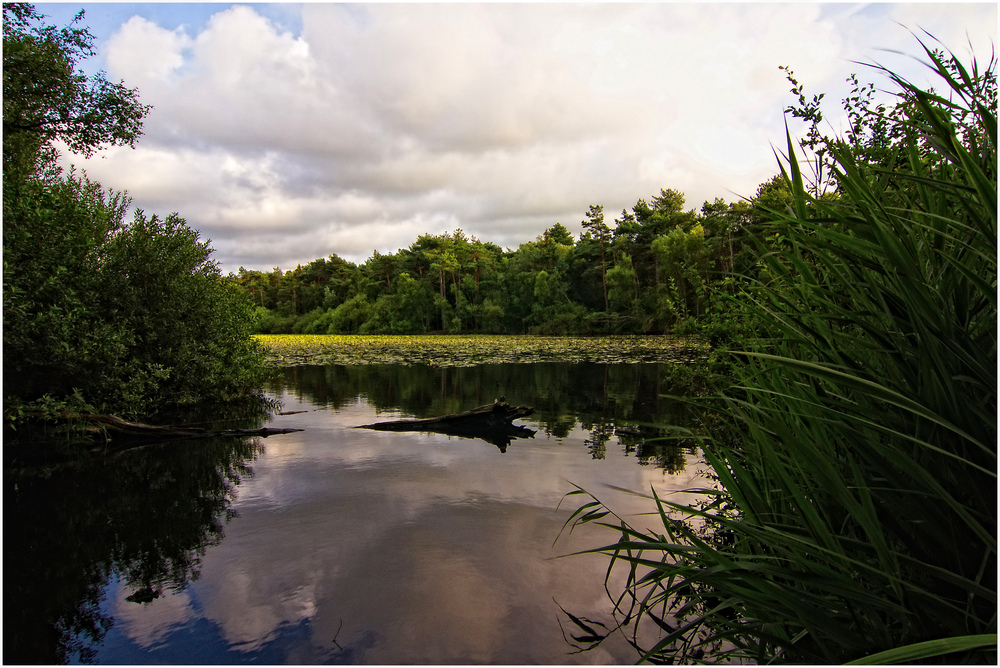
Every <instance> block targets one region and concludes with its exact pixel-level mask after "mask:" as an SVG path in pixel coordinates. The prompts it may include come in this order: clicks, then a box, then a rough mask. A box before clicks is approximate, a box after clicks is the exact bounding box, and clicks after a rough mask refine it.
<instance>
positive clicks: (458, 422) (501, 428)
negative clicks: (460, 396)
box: [357, 400, 535, 452]
mask: <svg viewBox="0 0 1000 668" xmlns="http://www.w3.org/2000/svg"><path fill="white" fill-rule="evenodd" d="M534 412H535V409H533V408H532V407H531V406H510V405H509V404H507V402H506V401H501V400H497V401H495V402H494V403H493V404H490V405H486V406H479V407H478V408H473V409H472V410H468V411H465V412H464V413H453V414H450V415H442V416H440V417H429V418H416V419H411V420H390V421H388V422H376V423H375V424H364V425H360V426H358V427H357V429H376V430H379V431H423V432H432V433H435V434H446V435H448V436H462V437H465V438H481V439H483V440H484V441H487V442H489V443H492V444H493V445H495V446H497V447H498V448H500V452H506V451H507V446H508V445H510V442H511V441H512V440H514V439H516V438H531V437H534V435H535V432H534V430H532V429H528V428H527V427H521V426H517V425H514V424H511V423H512V422H513V421H514V420H515V419H517V418H520V417H525V416H527V415H531V414H532V413H534Z"/></svg>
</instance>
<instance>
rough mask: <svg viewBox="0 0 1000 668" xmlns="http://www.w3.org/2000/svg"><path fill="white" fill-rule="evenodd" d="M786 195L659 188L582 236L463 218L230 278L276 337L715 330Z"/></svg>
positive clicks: (584, 227)
mask: <svg viewBox="0 0 1000 668" xmlns="http://www.w3.org/2000/svg"><path fill="white" fill-rule="evenodd" d="M790 201H791V196H790V193H789V190H788V187H787V185H786V184H785V181H784V180H783V179H781V178H780V177H774V178H772V179H770V180H769V181H767V182H765V183H764V184H762V185H761V186H760V187H759V188H758V191H757V193H756V195H755V196H754V197H753V198H752V199H750V200H740V201H736V202H726V201H724V200H722V199H719V198H716V199H715V200H714V201H712V202H707V201H706V202H705V203H704V204H703V205H702V206H701V208H700V209H686V208H685V196H684V194H683V193H681V192H679V191H677V190H672V189H661V190H660V192H659V194H657V195H654V196H653V197H652V198H650V200H649V201H648V202H647V201H646V200H645V199H639V200H638V201H637V202H636V204H635V206H633V207H632V209H631V210H627V209H625V210H622V212H621V215H620V217H618V218H616V219H615V220H614V221H613V222H612V223H611V224H609V223H608V222H607V220H606V216H605V212H604V207H603V206H602V205H599V204H597V205H591V206H590V207H589V209H588V210H587V211H586V212H585V214H584V217H583V219H582V221H581V224H580V225H581V226H580V228H579V235H578V236H574V234H573V232H572V231H571V230H570V229H569V228H567V227H566V226H565V225H563V224H562V223H555V224H553V225H552V226H551V227H549V228H548V229H546V230H545V231H544V232H543V233H542V234H541V235H539V236H538V237H536V238H535V239H534V240H532V241H527V242H525V243H522V244H521V245H520V246H518V248H517V249H503V248H500V247H499V246H497V245H496V244H494V243H490V242H484V241H480V240H479V239H477V238H475V237H474V236H469V235H467V234H465V233H464V232H463V231H462V230H461V229H458V230H455V231H454V232H452V233H443V234H438V235H433V234H423V235H420V236H419V237H418V238H417V239H416V241H414V242H413V243H412V244H410V245H409V246H408V247H406V248H402V249H400V250H398V251H397V252H395V253H392V254H383V253H379V252H378V251H375V252H374V253H373V254H372V256H371V257H370V258H368V259H367V260H366V261H365V262H363V263H361V264H355V263H352V262H348V261H346V260H344V259H343V258H340V257H338V256H337V255H336V254H333V255H330V256H329V257H327V258H319V259H316V260H314V261H312V262H310V263H308V264H307V265H305V266H302V265H299V266H297V267H296V268H295V269H292V270H288V271H282V270H281V269H280V268H275V269H274V270H272V271H270V272H261V271H251V270H246V269H244V268H242V267H241V268H240V270H239V272H238V273H237V274H235V275H234V276H233V278H234V279H235V280H236V282H237V283H238V284H239V285H240V287H241V288H242V289H243V290H244V291H245V292H246V293H247V294H248V295H249V296H250V298H251V299H252V301H253V303H254V304H255V306H256V308H257V311H256V315H257V325H256V326H257V331H258V332H261V333H268V334H282V333H285V334H288V333H294V334H424V333H431V332H444V333H449V334H457V333H486V334H524V333H530V334H545V335H560V334H573V335H579V334H664V333H694V332H698V331H704V330H706V329H711V330H712V331H713V332H720V331H723V330H725V329H726V327H727V326H728V324H730V319H731V316H732V311H733V306H732V301H731V300H728V299H727V298H726V295H733V294H736V293H737V292H738V291H739V289H740V288H741V286H743V285H745V284H746V283H747V282H748V281H752V280H753V279H756V278H758V273H759V266H758V265H759V257H760V254H761V252H763V251H764V249H766V248H768V244H767V243H766V242H767V240H766V239H764V238H762V236H761V224H762V223H763V222H764V221H765V220H766V219H767V217H768V215H769V213H768V211H769V210H772V209H774V208H775V207H778V208H781V207H787V205H788V203H789V202H790Z"/></svg>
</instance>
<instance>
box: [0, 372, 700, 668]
mask: <svg viewBox="0 0 1000 668" xmlns="http://www.w3.org/2000/svg"><path fill="white" fill-rule="evenodd" d="M664 375H665V367H664V366H663V365H661V364H598V363H536V364H484V365H478V366H471V367H465V368H450V367H444V368H435V367H434V366H433V365H420V364H415V365H414V364H411V365H374V366H342V365H326V366H298V367H290V368H285V369H282V370H281V373H280V375H279V376H278V377H276V378H275V380H274V381H273V382H272V384H271V386H270V389H269V392H270V393H271V395H272V396H273V397H275V398H277V399H279V400H280V401H281V403H282V408H281V410H282V412H283V413H286V414H285V415H275V416H274V417H273V419H272V420H271V421H270V422H269V423H268V424H267V426H269V427H292V428H301V429H304V431H302V432H297V433H291V434H282V435H275V436H271V437H269V438H266V439H217V440H211V441H189V442H183V443H173V444H164V445H158V446H147V447H144V448H141V449H135V450H130V451H125V452H122V453H120V454H118V455H115V456H113V457H110V458H107V459H95V460H90V461H84V462H77V463H74V464H64V465H61V466H57V467H49V468H48V469H46V470H45V473H44V475H39V474H38V473H37V471H36V472H35V473H33V474H32V475H18V474H16V472H12V471H10V470H8V471H7V473H6V478H7V479H6V480H5V484H4V539H5V540H4V558H5V564H4V592H5V593H4V662H5V663H20V662H35V663H57V662H70V663H80V662H94V663H118V664H120V663H127V664H148V663H181V664H204V663H266V664H278V663H367V664H409V663H421V664H426V663H431V664H448V663H461V664H476V663H497V664H534V663H555V664H572V663H598V664H613V663H634V662H635V661H636V660H637V658H638V654H637V652H636V651H635V650H634V649H633V648H632V647H631V646H630V645H629V644H628V642H627V641H626V639H625V638H624V637H623V636H622V635H621V634H614V635H612V636H610V637H609V638H608V639H607V640H606V641H605V642H603V643H601V644H600V645H599V646H597V647H596V648H595V649H593V650H591V651H586V652H581V651H579V648H580V647H582V646H583V645H582V643H580V642H577V641H576V640H574V638H573V636H574V635H576V636H579V635H580V634H581V631H580V629H579V628H578V627H575V626H574V625H573V624H572V623H571V622H570V620H569V617H568V615H567V613H570V614H572V615H574V616H576V617H577V618H586V619H587V620H593V621H594V622H600V623H603V624H605V625H606V626H609V627H610V626H613V625H614V618H613V617H612V615H611V607H612V606H611V603H610V601H609V599H608V595H607V592H606V591H605V584H604V580H605V572H606V570H607V565H608V563H607V559H606V558H605V557H602V556H599V555H577V556H565V555H569V554H570V553H573V552H575V551H578V550H583V549H587V548H593V547H598V546H601V545H604V544H607V543H610V542H614V541H615V540H617V534H615V533H614V532H612V531H609V530H605V529H601V528H600V527H597V526H593V525H586V526H583V527H579V528H578V529H577V530H575V531H573V532H572V533H569V532H568V531H561V530H562V529H563V525H564V523H565V522H566V520H567V518H569V516H570V514H571V513H572V511H573V510H575V509H576V507H577V506H578V505H579V504H580V501H579V500H578V499H579V498H580V497H572V498H570V499H569V500H567V501H565V502H564V503H563V504H562V506H561V507H560V501H562V500H563V497H564V495H565V494H566V493H567V492H570V491H572V490H573V489H574V487H573V485H574V484H575V485H579V486H580V487H583V488H584V489H586V490H588V491H590V492H593V493H594V494H595V495H596V496H598V497H599V498H600V499H601V500H602V501H604V502H605V503H606V504H608V505H609V506H610V507H611V508H612V509H614V510H615V511H616V512H617V513H619V514H620V515H622V516H623V517H626V518H627V519H628V520H629V521H630V523H632V524H633V525H634V526H637V527H638V528H645V527H647V526H648V527H655V526H656V524H657V521H656V518H655V517H649V518H645V517H642V516H640V515H639V514H640V513H646V512H649V511H651V510H652V509H653V507H652V504H651V502H650V501H648V500H647V499H643V498H640V497H637V496H634V495H631V494H628V493H625V492H624V491H621V490H634V491H636V492H645V493H649V491H650V490H651V489H655V490H656V491H657V493H659V494H661V495H666V494H668V493H670V492H672V491H674V490H682V489H685V488H690V487H698V486H703V485H705V484H706V481H705V480H704V479H703V478H702V477H701V476H702V475H703V474H704V468H705V465H704V464H703V463H702V462H701V459H700V457H699V455H698V453H697V451H696V450H695V449H694V448H693V447H691V444H690V443H685V442H681V443H677V442H676V441H670V440H667V441H662V440H659V441H658V440H654V439H657V438H658V437H659V436H662V435H663V434H664V433H665V432H664V430H662V429H661V428H660V427H654V426H650V425H653V424H657V425H666V424H682V425H683V424H686V423H688V422H689V421H690V416H689V415H688V414H687V413H686V412H685V409H684V407H683V406H682V405H681V404H679V403H677V402H674V401H672V400H670V399H667V398H664V397H662V396H661V394H663V393H666V392H668V391H669V390H670V388H667V387H663V386H662V380H661V379H662V378H663V377H664ZM498 396H504V397H505V398H506V400H507V402H508V403H510V404H526V405H530V406H533V407H534V409H535V412H534V413H533V414H532V415H530V416H529V417H526V418H522V419H518V420H517V421H516V424H519V425H523V426H524V427H527V428H528V429H530V430H532V431H533V432H534V434H533V435H530V436H529V437H523V438H513V439H512V440H510V442H509V443H504V442H500V443H496V442H487V441H485V440H480V439H470V438H459V437H454V436H446V435H441V434H429V433H419V432H404V433H394V432H380V431H371V430H364V429H356V428H355V427H357V426H358V425H363V424H369V423H373V422H377V421H382V420H393V419H401V418H409V417H428V416H434V415H442V414H446V413H455V412H459V411H463V410H467V409H470V408H473V407H475V406H479V405H484V404H490V403H493V400H494V399H495V398H497V397H498ZM609 486H613V487H616V488H621V489H613V488H612V487H609ZM670 498H671V499H672V500H678V499H680V500H683V499H685V498H687V497H685V496H684V495H673V496H671V497H670ZM624 576H625V573H624V572H621V573H618V572H617V571H616V572H615V574H613V576H612V585H614V584H615V583H619V582H621V581H622V580H623V579H624ZM595 628H597V627H595ZM639 633H640V638H641V639H643V640H649V639H651V638H655V629H640V630H639Z"/></svg>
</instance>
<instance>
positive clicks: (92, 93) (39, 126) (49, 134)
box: [3, 2, 150, 174]
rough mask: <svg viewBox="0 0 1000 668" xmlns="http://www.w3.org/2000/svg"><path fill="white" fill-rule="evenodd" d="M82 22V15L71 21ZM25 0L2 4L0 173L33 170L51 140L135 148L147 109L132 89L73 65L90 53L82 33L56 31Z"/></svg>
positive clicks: (82, 148) (79, 147) (91, 147)
mask: <svg viewBox="0 0 1000 668" xmlns="http://www.w3.org/2000/svg"><path fill="white" fill-rule="evenodd" d="M82 18H83V11H82V10H81V11H80V13H79V14H77V16H76V18H75V19H74V20H73V24H76V23H77V22H79V21H80V20H81V19H82ZM43 19H44V16H43V15H41V14H39V13H38V12H37V11H36V10H35V8H34V7H33V6H31V5H29V4H24V3H14V2H11V3H4V6H3V80H4V81H3V90H4V95H3V154H4V173H5V174H8V173H9V172H10V171H11V169H14V168H17V169H20V170H22V171H23V170H25V169H33V168H35V167H36V165H37V164H38V163H37V162H36V158H37V157H39V155H40V154H41V156H42V157H43V158H51V157H52V156H53V153H52V152H51V149H49V150H48V151H43V148H45V147H46V146H47V145H48V144H49V143H50V142H51V141H53V140H55V139H60V140H62V141H64V142H66V144H67V146H68V147H69V149H70V150H71V151H74V152H76V153H83V154H86V155H90V154H92V153H93V152H94V151H95V150H97V149H98V148H99V147H101V146H103V145H105V144H108V145H127V146H134V145H135V141H136V140H137V139H138V137H139V136H140V134H142V119H143V118H144V117H145V116H146V114H147V113H149V110H150V107H149V105H144V104H141V103H140V102H139V94H138V91H137V90H136V89H134V88H132V89H129V88H126V87H125V85H124V84H123V83H121V82H119V83H117V84H113V83H111V82H110V81H108V80H107V79H106V78H105V76H104V73H103V72H101V73H98V74H97V75H95V76H94V77H92V78H89V79H88V77H87V76H86V75H84V74H82V73H81V72H79V71H77V70H76V63H77V62H79V61H80V60H82V59H84V58H87V57H89V56H92V55H94V49H93V42H94V37H93V36H92V35H91V34H90V33H89V32H88V30H87V29H86V28H76V27H73V24H71V25H70V26H69V27H66V28H62V29H57V28H56V27H55V26H51V25H45V24H44V23H43Z"/></svg>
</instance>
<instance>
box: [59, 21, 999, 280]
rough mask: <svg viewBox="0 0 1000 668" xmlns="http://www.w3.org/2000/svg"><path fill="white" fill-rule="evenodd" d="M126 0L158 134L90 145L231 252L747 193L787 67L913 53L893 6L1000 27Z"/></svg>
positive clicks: (331, 248)
mask: <svg viewBox="0 0 1000 668" xmlns="http://www.w3.org/2000/svg"><path fill="white" fill-rule="evenodd" d="M262 11H263V10H262ZM125 18H127V19H128V20H125V21H123V23H122V25H121V27H120V28H119V29H118V30H117V31H116V32H115V33H114V34H113V35H112V36H111V38H110V39H108V41H107V43H106V44H105V46H104V56H105V57H106V61H107V64H108V69H109V74H110V75H111V77H112V78H122V79H124V80H125V81H126V83H127V84H128V85H130V86H137V87H138V88H139V90H140V92H141V94H142V97H143V100H144V101H145V102H148V103H151V104H153V105H154V110H153V112H152V113H151V114H150V116H149V118H148V119H147V122H146V126H145V132H146V135H145V137H143V139H142V140H141V141H140V147H139V149H137V150H136V151H125V150H116V151H109V152H107V153H106V154H105V156H104V158H103V159H102V158H95V159H92V160H89V161H82V160H80V159H78V158H76V157H74V158H73V160H74V162H77V163H84V164H85V165H86V167H87V169H88V171H89V172H90V173H91V175H92V176H95V177H97V178H99V180H101V181H102V182H103V183H104V184H105V185H107V186H111V187H115V188H126V189H128V190H129V191H130V193H131V194H132V195H133V197H134V198H135V201H136V204H137V205H138V206H141V207H143V208H146V209H147V210H148V211H150V212H164V213H165V212H168V211H172V210H178V211H179V212H180V213H181V215H183V216H184V217H185V218H187V219H188V221H189V222H190V223H191V224H193V225H195V226H196V227H199V228H200V229H201V230H202V232H203V235H204V236H206V237H211V238H212V239H213V240H214V246H215V248H216V249H217V255H216V257H217V258H218V259H220V260H221V262H222V264H223V267H224V269H226V270H235V268H236V267H237V266H239V264H240V263H244V260H246V263H250V264H247V266H253V267H254V268H262V269H268V268H270V267H273V266H274V265H275V264H279V265H281V266H283V267H284V268H290V267H291V266H294V264H295V263H299V262H303V263H304V262H308V261H310V260H312V259H315V258H317V257H325V256H327V255H329V254H330V253H337V254H339V255H341V256H343V257H345V258H347V259H352V260H355V261H357V260H363V259H364V258H365V257H367V256H368V255H369V254H370V252H371V249H372V248H373V247H374V248H378V249H379V250H380V251H383V252H385V251H392V250H394V249H395V248H398V247H400V246H407V245H409V244H410V243H412V242H413V241H414V240H415V238H416V235H417V234H419V233H422V232H430V233H437V232H441V231H447V229H448V228H447V227H445V226H452V227H462V228H463V229H465V230H466V232H468V233H470V234H474V235H476V236H478V237H479V238H481V239H483V240H486V241H495V242H496V243H500V244H501V245H504V246H516V245H517V244H518V243H520V242H522V241H527V240H530V239H533V238H534V237H535V236H537V235H538V234H540V233H541V232H542V231H543V230H544V229H545V228H546V227H549V226H550V225H552V224H554V223H555V222H562V223H563V224H565V225H567V226H568V227H569V228H570V229H571V230H573V231H576V230H577V226H578V222H579V220H580V219H581V218H582V216H583V212H584V211H585V210H586V208H587V206H588V205H589V204H597V203H602V204H604V205H605V210H606V211H609V212H618V211H620V210H621V209H622V208H626V207H631V206H632V205H633V204H634V203H635V201H636V200H637V199H639V198H648V197H650V196H651V195H653V194H655V193H657V192H659V190H660V188H675V189H680V190H682V191H683V192H685V194H686V195H687V203H688V206H691V207H697V206H699V205H700V203H701V202H702V201H704V200H706V199H712V198H714V197H718V196H721V197H726V198H727V199H733V198H735V197H736V196H739V195H749V194H752V193H753V192H754V191H755V190H756V186H757V184H759V183H760V182H761V181H763V180H765V179H767V178H769V177H770V176H771V175H772V174H773V173H774V172H775V171H776V165H775V164H774V158H773V155H772V152H771V146H770V144H771V143H772V142H774V143H778V144H782V143H783V141H784V119H783V116H782V110H783V108H784V107H785V106H787V105H788V104H790V103H791V102H792V101H793V100H792V97H791V95H790V94H789V92H788V88H789V84H788V83H787V82H786V81H785V79H784V74H783V73H782V72H781V71H779V70H778V65H789V66H791V67H792V69H793V70H794V71H795V73H796V76H797V77H798V78H799V80H800V81H802V82H803V83H804V84H806V90H807V92H808V93H809V94H812V93H818V92H823V91H826V92H827V100H829V101H830V102H831V104H832V107H833V109H834V110H836V108H837V104H836V102H837V100H839V99H840V98H841V97H842V96H843V94H844V93H846V90H847V89H846V84H845V83H844V79H845V78H846V76H847V74H848V73H850V72H852V71H859V70H861V69H862V68H861V67H860V66H858V65H856V64H853V63H851V62H850V61H851V60H852V59H855V60H872V59H873V58H877V57H878V56H879V54H882V55H886V54H884V53H882V52H878V51H876V50H875V47H878V46H886V47H888V48H903V49H905V50H907V51H908V52H909V53H916V51H917V49H918V48H919V47H917V45H916V42H915V40H914V39H913V37H912V36H911V35H910V34H909V33H908V32H907V31H906V30H905V29H904V28H902V27H900V26H898V25H897V23H896V22H901V23H904V24H906V25H908V26H910V27H913V28H914V29H916V27H917V26H920V27H924V28H926V29H928V30H929V31H931V32H933V33H935V34H936V35H938V36H939V37H941V38H942V39H943V40H946V43H947V41H949V40H959V41H960V43H959V44H955V43H954V42H951V44H952V45H953V48H954V49H955V50H956V52H959V53H961V49H962V48H963V46H964V40H965V37H964V35H965V31H966V30H968V31H969V36H970V39H972V40H973V42H974V43H975V44H976V45H977V49H980V48H983V47H982V45H983V44H984V43H985V42H986V41H988V40H989V39H993V38H995V35H996V8H995V6H992V5H953V4H948V5H934V4H919V5H904V4H892V5H840V4H834V5H819V4H813V3H791V4H788V3H785V4H773V5H768V4H712V5H702V4H670V3H667V4H642V5H630V4H629V5H622V4H582V5H568V4H538V5H530V4H528V5H525V4H516V5H509V4H435V5H430V4H402V5H399V4H392V5H388V4H373V5H355V4H348V5H327V4H305V5H303V6H301V26H302V29H301V33H300V34H293V33H292V32H290V31H288V30H286V29H284V28H279V27H278V26H277V25H276V24H275V23H273V22H272V21H271V20H270V19H268V18H267V17H265V16H264V15H263V14H262V13H260V12H259V11H257V10H255V8H252V7H250V6H232V7H229V8H225V9H221V10H220V11H219V12H217V13H215V14H214V15H212V16H211V17H210V18H209V19H208V20H207V21H204V22H201V23H200V24H199V25H201V26H202V27H201V28H200V29H198V30H197V31H196V32H195V33H191V34H189V32H188V31H190V30H192V29H191V28H189V27H187V26H183V25H182V26H181V27H178V28H176V29H171V28H170V27H163V26H158V25H156V24H154V23H152V22H150V21H149V20H146V19H142V18H139V17H125ZM291 23H293V24H294V23H295V22H294V21H293V22H291ZM978 53H980V55H982V54H983V52H982V51H978ZM889 55H891V54H889ZM887 57H888V56H887ZM907 62H908V61H907ZM908 66H909V65H908ZM835 115H836V114H835V113H834V114H833V116H835ZM793 130H794V127H793ZM615 215H617V213H616V214H615ZM418 225H427V226H428V227H425V228H418V227H417V226H418ZM246 263H244V264H246Z"/></svg>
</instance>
